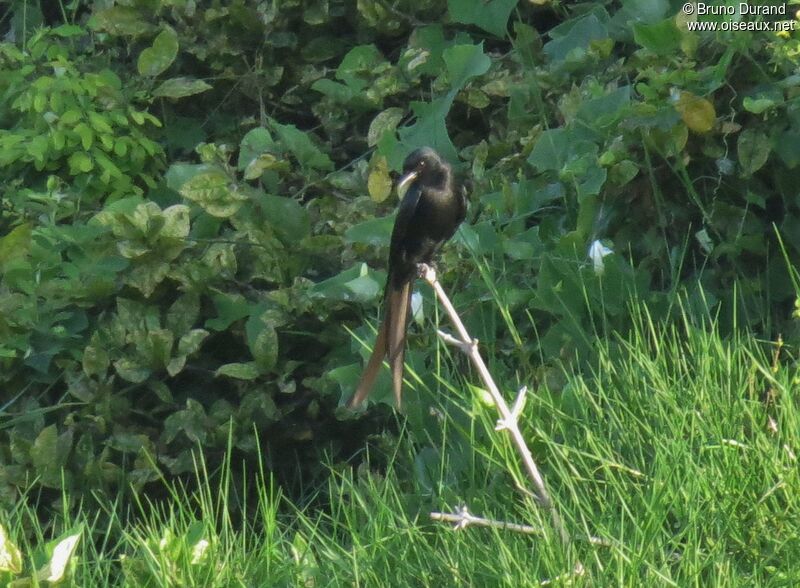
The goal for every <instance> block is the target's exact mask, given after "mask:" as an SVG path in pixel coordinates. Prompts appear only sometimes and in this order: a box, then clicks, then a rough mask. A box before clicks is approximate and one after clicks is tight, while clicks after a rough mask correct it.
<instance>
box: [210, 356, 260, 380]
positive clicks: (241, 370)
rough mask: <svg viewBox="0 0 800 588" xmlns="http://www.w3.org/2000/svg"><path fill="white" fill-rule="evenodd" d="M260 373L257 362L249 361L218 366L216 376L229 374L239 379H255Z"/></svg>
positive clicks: (230, 376)
mask: <svg viewBox="0 0 800 588" xmlns="http://www.w3.org/2000/svg"><path fill="white" fill-rule="evenodd" d="M259 373H260V372H259V370H258V367H257V366H256V363H255V362H253V361H250V362H247V363H226V364H225V365H222V366H220V367H219V368H217V371H216V372H214V376H215V377H219V376H227V377H229V378H235V379H237V380H255V379H256V378H257V377H258V375H259Z"/></svg>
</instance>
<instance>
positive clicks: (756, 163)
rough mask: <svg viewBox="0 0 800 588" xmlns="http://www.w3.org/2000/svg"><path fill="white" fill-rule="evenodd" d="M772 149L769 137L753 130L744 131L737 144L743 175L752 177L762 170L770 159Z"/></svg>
mask: <svg viewBox="0 0 800 588" xmlns="http://www.w3.org/2000/svg"><path fill="white" fill-rule="evenodd" d="M770 149H771V144H770V140H769V137H767V136H766V135H765V134H764V133H762V132H761V131H757V130H755V129H752V128H751V129H745V130H744V131H742V133H741V134H740V135H739V140H738V141H737V143H736V150H737V152H738V154H739V167H740V168H741V170H742V175H743V176H751V175H753V174H754V173H756V172H757V171H758V170H760V169H761V168H762V167H763V166H764V164H765V163H766V162H767V159H768V158H769V152H770Z"/></svg>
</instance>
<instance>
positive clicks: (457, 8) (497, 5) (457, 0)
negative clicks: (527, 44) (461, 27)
mask: <svg viewBox="0 0 800 588" xmlns="http://www.w3.org/2000/svg"><path fill="white" fill-rule="evenodd" d="M516 5H517V0H480V1H478V2H476V1H475V0H448V1H447V9H448V11H449V12H450V17H451V18H452V19H453V20H454V21H455V22H460V23H463V24H467V25H475V26H478V27H480V28H482V29H483V30H484V31H486V32H488V33H491V34H493V35H495V36H497V37H505V36H506V27H507V26H508V17H509V16H510V15H511V11H512V10H514V7H515V6H516Z"/></svg>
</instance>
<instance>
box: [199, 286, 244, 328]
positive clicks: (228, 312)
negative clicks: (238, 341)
mask: <svg viewBox="0 0 800 588" xmlns="http://www.w3.org/2000/svg"><path fill="white" fill-rule="evenodd" d="M211 300H212V301H213V302H214V307H215V308H216V309H217V316H216V318H212V319H208V320H207V321H206V323H205V326H206V327H208V328H209V329H212V330H214V331H224V330H225V329H227V328H228V327H230V326H231V325H232V324H233V323H235V322H236V321H238V320H241V319H243V318H244V317H246V316H249V315H250V313H251V309H252V307H251V305H250V303H249V302H248V301H247V299H246V298H245V297H244V296H242V295H241V294H229V293H219V294H214V295H213V296H212V297H211Z"/></svg>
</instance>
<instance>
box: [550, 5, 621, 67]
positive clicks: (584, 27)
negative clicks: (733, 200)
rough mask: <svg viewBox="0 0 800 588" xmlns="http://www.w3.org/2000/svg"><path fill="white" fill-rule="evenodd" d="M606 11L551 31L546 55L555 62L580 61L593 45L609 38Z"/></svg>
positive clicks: (575, 20) (592, 14)
mask: <svg viewBox="0 0 800 588" xmlns="http://www.w3.org/2000/svg"><path fill="white" fill-rule="evenodd" d="M607 19H608V15H607V14H605V11H604V10H602V9H600V10H593V11H592V12H590V13H589V14H587V15H586V16H584V17H582V18H578V19H570V20H567V21H566V22H564V23H562V24H560V25H558V26H556V27H554V28H552V29H550V31H548V34H549V35H550V38H551V40H550V41H549V42H547V43H546V44H545V46H544V48H543V49H544V52H545V54H546V55H547V56H548V57H549V58H550V59H551V60H553V61H554V62H556V63H558V62H562V61H567V60H576V59H580V58H581V57H582V56H583V55H585V54H586V53H587V51H588V50H589V48H590V46H591V44H592V43H593V42H595V41H602V40H604V39H607V38H608V37H609V32H608V26H607V25H606V22H607Z"/></svg>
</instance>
